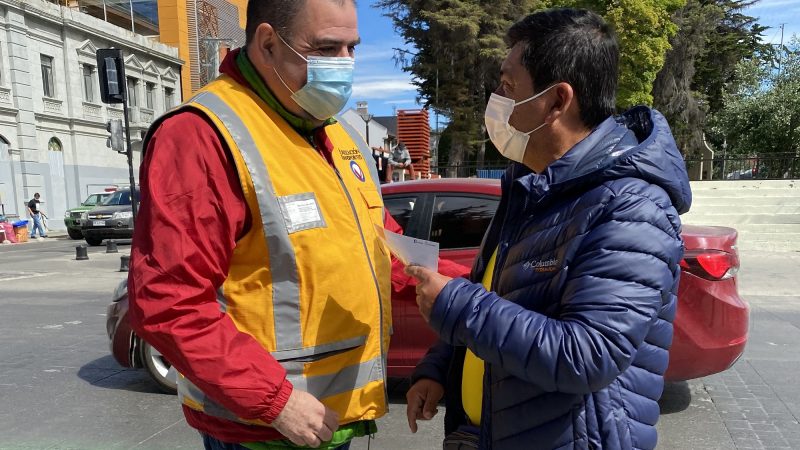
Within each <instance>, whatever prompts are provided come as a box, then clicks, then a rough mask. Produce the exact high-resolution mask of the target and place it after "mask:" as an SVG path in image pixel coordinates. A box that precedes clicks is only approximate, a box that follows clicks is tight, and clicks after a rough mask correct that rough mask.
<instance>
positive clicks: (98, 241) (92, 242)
mask: <svg viewBox="0 0 800 450" xmlns="http://www.w3.org/2000/svg"><path fill="white" fill-rule="evenodd" d="M86 243H87V244H89V245H91V246H93V247H97V246H98V245H100V244H102V243H103V239H102V238H94V237H89V236H86Z"/></svg>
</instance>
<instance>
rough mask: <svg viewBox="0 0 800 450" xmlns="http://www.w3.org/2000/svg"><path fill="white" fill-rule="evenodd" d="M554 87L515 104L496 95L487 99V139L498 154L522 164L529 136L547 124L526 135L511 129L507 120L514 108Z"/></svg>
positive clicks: (506, 98) (485, 116)
mask: <svg viewBox="0 0 800 450" xmlns="http://www.w3.org/2000/svg"><path fill="white" fill-rule="evenodd" d="M554 86H555V85H553V86H550V87H549V88H547V89H545V90H543V91H542V92H539V93H538V94H536V95H534V96H533V97H531V98H529V99H527V100H522V101H521V102H515V101H514V100H513V99H510V98H508V97H503V96H502V95H498V94H492V96H491V97H489V103H488V104H487V105H486V113H485V114H484V122H485V123H486V132H487V133H489V139H490V140H491V141H492V144H494V146H495V147H497V150H498V151H499V152H500V154H502V155H503V156H505V157H506V158H508V159H510V160H512V161H516V162H519V163H521V162H522V160H523V159H524V157H525V149H526V148H527V147H528V140H529V139H530V136H531V134H533V133H534V132H535V131H538V130H540V129H541V128H542V127H544V126H545V125H547V122H545V123H543V124H541V125H539V126H538V127H536V128H534V129H533V130H531V131H528V132H527V133H523V132H522V131H519V130H517V129H516V128H514V127H512V126H511V125H510V124H509V123H508V120H509V119H510V118H511V114H513V113H514V108H516V107H517V106H519V105H522V104H523V103H528V102H530V101H533V100H536V99H537V98H539V97H541V96H542V95H544V94H545V93H546V92H547V91H549V90H550V89H552V88H553V87H554Z"/></svg>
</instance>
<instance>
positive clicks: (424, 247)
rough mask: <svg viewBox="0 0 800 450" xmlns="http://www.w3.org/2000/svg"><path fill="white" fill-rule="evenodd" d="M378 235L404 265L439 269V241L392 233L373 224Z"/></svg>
mask: <svg viewBox="0 0 800 450" xmlns="http://www.w3.org/2000/svg"><path fill="white" fill-rule="evenodd" d="M375 229H376V230H377V231H378V236H379V237H380V238H381V240H382V241H383V242H384V244H386V246H387V247H389V250H390V251H391V252H392V254H394V255H395V256H396V257H397V259H399V260H400V261H401V262H402V263H403V264H405V265H407V266H408V265H417V266H422V267H425V268H428V269H431V270H433V271H437V272H438V271H439V243H438V242H433V241H426V240H424V239H416V238H413V237H409V236H403V235H402V234H397V233H393V232H391V231H389V230H386V229H384V228H381V227H379V226H377V225H375Z"/></svg>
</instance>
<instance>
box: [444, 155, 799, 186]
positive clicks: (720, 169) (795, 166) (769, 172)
mask: <svg viewBox="0 0 800 450" xmlns="http://www.w3.org/2000/svg"><path fill="white" fill-rule="evenodd" d="M506 167H508V164H507V163H502V162H490V163H486V164H483V165H481V166H479V165H477V164H475V163H466V164H458V165H444V166H431V174H435V175H439V176H440V177H442V178H475V177H477V178H500V176H502V175H503V172H504V171H505V169H506ZM686 170H687V171H688V172H689V177H690V178H691V179H692V180H746V179H760V180H777V179H796V178H800V156H799V155H797V154H795V153H773V154H764V155H757V156H736V157H734V156H729V157H725V158H721V157H720V158H713V159H702V158H692V159H687V160H686Z"/></svg>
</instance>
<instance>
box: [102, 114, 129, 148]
mask: <svg viewBox="0 0 800 450" xmlns="http://www.w3.org/2000/svg"><path fill="white" fill-rule="evenodd" d="M106 130H107V131H108V132H109V133H111V135H110V136H109V137H108V140H106V147H108V148H110V149H111V150H114V151H115V152H117V153H125V137H124V136H123V134H122V119H111V120H109V121H108V122H106Z"/></svg>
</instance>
